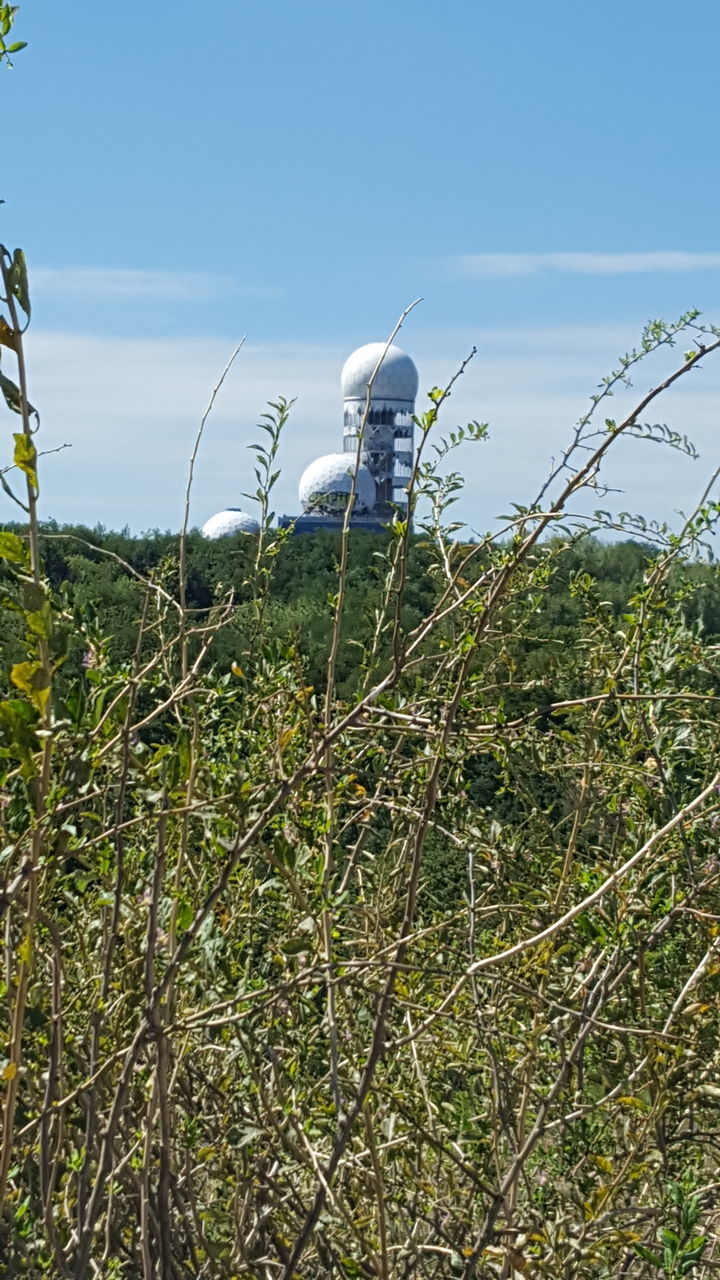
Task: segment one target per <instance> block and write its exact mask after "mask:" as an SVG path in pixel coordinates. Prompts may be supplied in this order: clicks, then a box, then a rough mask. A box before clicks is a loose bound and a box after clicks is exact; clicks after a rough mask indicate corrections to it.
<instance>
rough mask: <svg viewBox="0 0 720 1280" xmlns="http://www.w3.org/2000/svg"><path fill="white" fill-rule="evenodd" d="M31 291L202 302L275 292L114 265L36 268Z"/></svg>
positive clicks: (221, 279) (194, 274) (195, 274)
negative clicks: (219, 297)
mask: <svg viewBox="0 0 720 1280" xmlns="http://www.w3.org/2000/svg"><path fill="white" fill-rule="evenodd" d="M32 284H33V290H34V291H37V293H38V294H39V295H41V296H45V297H48V298H49V297H52V298H86V299H87V298H100V299H110V300H112V299H118V298H128V299H130V298H153V299H157V300H159V301H165V302H188V301H191V302H192V301H201V300H208V299H211V298H217V297H218V296H221V295H223V296H227V295H234V296H242V297H252V298H266V297H274V296H276V293H277V291H276V290H273V289H266V288H263V287H260V286H255V285H243V284H241V283H240V282H239V281H237V280H234V279H232V277H229V276H221V275H213V274H212V273H210V272H201V271H185V272H183V271H142V270H134V269H132V268H114V267H35V268H33V273H32Z"/></svg>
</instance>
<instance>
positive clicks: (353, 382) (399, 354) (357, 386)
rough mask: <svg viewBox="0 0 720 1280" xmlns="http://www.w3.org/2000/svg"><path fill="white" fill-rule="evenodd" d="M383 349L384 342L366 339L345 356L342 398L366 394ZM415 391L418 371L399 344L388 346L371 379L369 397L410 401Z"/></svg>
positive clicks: (361, 398) (358, 396) (352, 397)
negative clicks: (375, 374)
mask: <svg viewBox="0 0 720 1280" xmlns="http://www.w3.org/2000/svg"><path fill="white" fill-rule="evenodd" d="M384 350H385V343H384V342H368V343H367V345H366V346H364V347H358V349H357V351H353V353H352V355H351V356H348V358H347V360H346V361H345V364H344V365H343V371H342V375H341V383H342V393H343V399H344V400H364V399H365V398H366V396H367V388H368V383H369V381H370V379H371V377H372V375H373V371H374V369H375V368H376V366H377V363H378V360H379V359H380V357H381V356H382V354H383V351H384ZM417 392H418V371H417V369H416V368H415V365H414V364H413V362H412V360H411V359H410V356H409V355H407V354H406V352H404V351H401V350H400V348H399V347H395V346H391V347H388V351H387V355H386V356H385V359H384V360H383V362H382V364H381V366H380V368H379V369H378V372H377V377H376V378H375V381H374V382H373V389H372V396H373V400H405V401H414V400H415V397H416V395H417Z"/></svg>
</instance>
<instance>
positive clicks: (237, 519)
mask: <svg viewBox="0 0 720 1280" xmlns="http://www.w3.org/2000/svg"><path fill="white" fill-rule="evenodd" d="M201 532H202V536H203V538H229V537H231V536H232V534H234V533H259V532H260V525H259V524H258V522H257V520H256V519H255V518H254V516H249V515H248V513H247V511H241V510H240V508H239V507H227V508H226V510H225V511H218V513H217V515H214V516H211V517H210V519H209V520H207V521H206V522H205V524H204V525H203V527H202V530H201Z"/></svg>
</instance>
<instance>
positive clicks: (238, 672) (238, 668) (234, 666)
mask: <svg viewBox="0 0 720 1280" xmlns="http://www.w3.org/2000/svg"><path fill="white" fill-rule="evenodd" d="M230 670H231V671H232V673H233V675H234V676H238V678H239V679H241V680H243V679H244V678H245V672H244V671H243V669H242V667H241V666H239V664H238V663H237V662H233V664H232V666H231V668H230Z"/></svg>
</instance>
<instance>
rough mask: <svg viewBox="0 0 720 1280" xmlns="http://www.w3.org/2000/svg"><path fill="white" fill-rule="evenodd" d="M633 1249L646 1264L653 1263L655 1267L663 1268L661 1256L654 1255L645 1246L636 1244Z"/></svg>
mask: <svg viewBox="0 0 720 1280" xmlns="http://www.w3.org/2000/svg"><path fill="white" fill-rule="evenodd" d="M633 1249H634V1250H635V1253H636V1254H637V1255H638V1257H639V1258H642V1259H643V1261H644V1262H651V1263H652V1265H653V1266H654V1267H661V1266H662V1258H661V1257H660V1256H659V1254H657V1253H653V1252H652V1250H651V1249H646V1248H645V1245H644V1244H634V1245H633Z"/></svg>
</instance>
